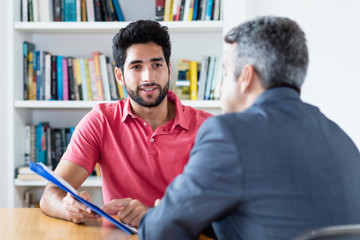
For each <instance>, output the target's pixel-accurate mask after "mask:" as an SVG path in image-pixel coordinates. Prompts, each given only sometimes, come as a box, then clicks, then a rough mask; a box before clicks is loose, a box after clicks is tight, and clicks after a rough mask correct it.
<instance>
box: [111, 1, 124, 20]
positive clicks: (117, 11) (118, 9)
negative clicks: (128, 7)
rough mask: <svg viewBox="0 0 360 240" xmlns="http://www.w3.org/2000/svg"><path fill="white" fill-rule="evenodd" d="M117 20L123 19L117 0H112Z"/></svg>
mask: <svg viewBox="0 0 360 240" xmlns="http://www.w3.org/2000/svg"><path fill="white" fill-rule="evenodd" d="M112 2H113V5H114V9H115V12H116V16H117V19H118V21H125V18H124V14H123V12H122V10H121V7H120V3H119V0H112Z"/></svg>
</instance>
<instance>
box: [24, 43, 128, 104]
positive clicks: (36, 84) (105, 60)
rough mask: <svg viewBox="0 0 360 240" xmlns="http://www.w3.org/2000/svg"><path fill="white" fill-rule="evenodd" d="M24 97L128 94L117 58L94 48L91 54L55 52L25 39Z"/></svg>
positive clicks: (105, 97) (86, 98)
mask: <svg viewBox="0 0 360 240" xmlns="http://www.w3.org/2000/svg"><path fill="white" fill-rule="evenodd" d="M23 50H24V51H23V53H24V55H23V64H24V66H23V73H24V74H23V83H24V89H23V98H24V100H65V101H66V100H84V101H103V100H106V101H111V100H119V99H124V98H126V97H127V93H126V90H125V88H123V87H122V86H120V85H119V84H118V82H117V81H116V78H115V75H114V62H110V58H109V57H107V56H105V55H104V54H102V53H100V52H98V51H94V52H92V54H91V58H74V57H66V56H61V55H53V54H51V53H49V52H47V51H38V50H35V45H34V44H33V43H30V42H24V43H23Z"/></svg>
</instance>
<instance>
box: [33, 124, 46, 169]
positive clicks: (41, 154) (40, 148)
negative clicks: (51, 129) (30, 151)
mask: <svg viewBox="0 0 360 240" xmlns="http://www.w3.org/2000/svg"><path fill="white" fill-rule="evenodd" d="M35 132H36V133H35V136H36V140H35V148H36V162H41V163H44V164H46V152H45V150H46V148H45V146H44V144H46V143H45V142H44V140H45V133H44V128H43V124H42V123H41V122H40V123H39V124H38V125H36V127H35Z"/></svg>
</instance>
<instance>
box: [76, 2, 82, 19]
mask: <svg viewBox="0 0 360 240" xmlns="http://www.w3.org/2000/svg"><path fill="white" fill-rule="evenodd" d="M75 4H76V21H77V22H81V0H76V3H75Z"/></svg>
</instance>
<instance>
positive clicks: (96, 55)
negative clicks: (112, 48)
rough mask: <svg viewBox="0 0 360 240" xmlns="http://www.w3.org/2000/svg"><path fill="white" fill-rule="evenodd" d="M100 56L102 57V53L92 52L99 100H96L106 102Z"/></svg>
mask: <svg viewBox="0 0 360 240" xmlns="http://www.w3.org/2000/svg"><path fill="white" fill-rule="evenodd" d="M100 55H102V53H101V52H99V51H94V52H92V57H93V59H94V66H95V77H96V92H97V98H96V99H94V100H104V87H103V80H102V76H101V68H100Z"/></svg>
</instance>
